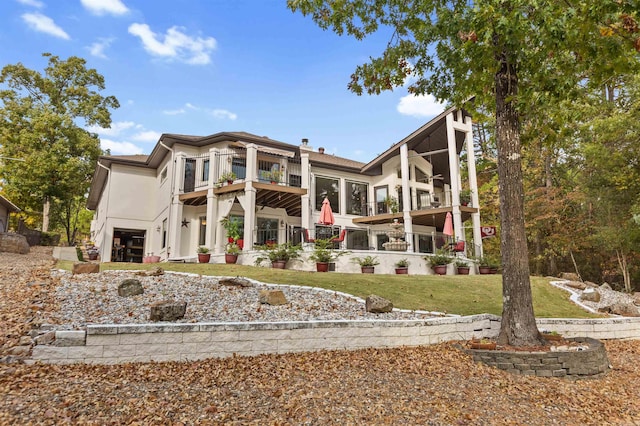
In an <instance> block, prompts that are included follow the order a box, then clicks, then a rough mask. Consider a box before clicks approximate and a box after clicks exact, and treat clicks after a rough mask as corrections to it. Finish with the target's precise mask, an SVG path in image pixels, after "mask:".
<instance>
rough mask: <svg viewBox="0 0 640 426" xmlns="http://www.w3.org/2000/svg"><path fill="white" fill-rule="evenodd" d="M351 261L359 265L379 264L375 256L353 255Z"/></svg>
mask: <svg viewBox="0 0 640 426" xmlns="http://www.w3.org/2000/svg"><path fill="white" fill-rule="evenodd" d="M351 261H352V262H354V263H357V264H358V265H360V266H376V265H379V264H380V261H378V258H377V257H376V256H365V257H354V258H352V259H351Z"/></svg>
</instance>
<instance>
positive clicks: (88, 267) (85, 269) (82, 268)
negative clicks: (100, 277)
mask: <svg viewBox="0 0 640 426" xmlns="http://www.w3.org/2000/svg"><path fill="white" fill-rule="evenodd" d="M99 272H100V264H98V263H88V262H75V263H74V264H73V271H72V273H73V275H77V274H97V273H99Z"/></svg>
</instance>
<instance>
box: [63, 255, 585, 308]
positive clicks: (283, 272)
mask: <svg viewBox="0 0 640 426" xmlns="http://www.w3.org/2000/svg"><path fill="white" fill-rule="evenodd" d="M72 265H73V262H70V261H59V262H58V267H59V268H61V269H67V270H71V268H72ZM157 266H160V267H162V268H163V269H165V270H167V271H178V272H190V273H195V274H200V275H215V276H245V277H250V278H253V279H256V280H259V281H262V282H267V283H275V284H296V285H304V286H310V287H322V288H326V289H331V290H337V291H342V292H345V293H349V294H353V295H356V296H359V297H362V298H365V297H367V296H369V295H371V294H377V295H378V296H382V297H384V298H386V299H389V300H391V301H392V302H393V304H394V306H395V307H397V308H402V309H421V310H427V311H438V312H447V313H452V314H460V315H472V314H481V313H490V314H495V315H501V313H502V276H501V275H445V276H440V275H379V274H344V273H339V272H331V273H317V272H304V271H294V270H288V269H273V268H263V267H255V266H246V265H227V264H212V263H209V264H200V263H162V264H153V263H133V264H132V263H103V264H101V265H100V269H101V270H102V271H105V270H130V269H151V268H154V267H157ZM531 287H532V292H533V308H534V312H535V315H536V317H541V318H594V317H597V315H594V314H590V313H588V312H586V311H584V310H583V309H581V308H579V307H578V306H576V305H575V304H574V303H572V302H571V301H570V300H569V293H568V292H566V291H563V290H560V289H558V288H556V287H553V286H551V285H549V280H548V279H545V278H541V277H532V278H531Z"/></svg>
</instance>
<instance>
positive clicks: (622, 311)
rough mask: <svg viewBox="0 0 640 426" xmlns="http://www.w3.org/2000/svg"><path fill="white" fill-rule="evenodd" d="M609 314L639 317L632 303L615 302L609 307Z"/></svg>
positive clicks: (639, 314) (639, 313)
mask: <svg viewBox="0 0 640 426" xmlns="http://www.w3.org/2000/svg"><path fill="white" fill-rule="evenodd" d="M611 313H612V314H614V315H621V316H623V317H637V316H640V312H638V307H637V306H636V305H634V304H633V303H632V302H616V303H614V304H613V305H611Z"/></svg>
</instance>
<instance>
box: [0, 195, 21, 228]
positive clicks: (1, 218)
mask: <svg viewBox="0 0 640 426" xmlns="http://www.w3.org/2000/svg"><path fill="white" fill-rule="evenodd" d="M19 211H20V209H19V208H18V207H16V206H15V205H14V204H13V203H12V202H11V201H9V200H7V199H6V198H4V197H3V196H2V195H0V232H8V231H9V215H11V213H17V212H19Z"/></svg>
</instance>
